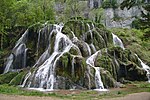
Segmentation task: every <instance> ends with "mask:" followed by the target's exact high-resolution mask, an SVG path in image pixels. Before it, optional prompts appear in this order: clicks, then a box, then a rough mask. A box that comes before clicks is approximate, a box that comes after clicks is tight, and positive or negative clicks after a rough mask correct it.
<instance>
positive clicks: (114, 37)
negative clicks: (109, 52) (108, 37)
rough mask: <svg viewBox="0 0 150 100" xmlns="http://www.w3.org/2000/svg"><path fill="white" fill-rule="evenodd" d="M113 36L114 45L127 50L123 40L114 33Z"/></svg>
mask: <svg viewBox="0 0 150 100" xmlns="http://www.w3.org/2000/svg"><path fill="white" fill-rule="evenodd" d="M112 36H113V43H114V45H115V46H119V47H121V48H122V49H123V50H124V49H125V48H124V45H123V43H122V41H121V39H120V38H119V37H118V36H117V35H115V34H113V33H112Z"/></svg>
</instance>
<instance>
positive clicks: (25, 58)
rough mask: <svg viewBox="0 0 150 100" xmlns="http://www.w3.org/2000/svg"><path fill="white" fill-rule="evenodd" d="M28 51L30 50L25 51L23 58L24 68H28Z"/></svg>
mask: <svg viewBox="0 0 150 100" xmlns="http://www.w3.org/2000/svg"><path fill="white" fill-rule="evenodd" d="M27 51H28V48H26V49H25V51H24V57H23V67H26V62H27V61H26V60H27Z"/></svg>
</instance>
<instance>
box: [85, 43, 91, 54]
mask: <svg viewBox="0 0 150 100" xmlns="http://www.w3.org/2000/svg"><path fill="white" fill-rule="evenodd" d="M85 45H86V46H87V50H88V53H89V56H90V55H91V54H92V52H91V48H90V46H89V45H88V44H87V43H86V42H85Z"/></svg>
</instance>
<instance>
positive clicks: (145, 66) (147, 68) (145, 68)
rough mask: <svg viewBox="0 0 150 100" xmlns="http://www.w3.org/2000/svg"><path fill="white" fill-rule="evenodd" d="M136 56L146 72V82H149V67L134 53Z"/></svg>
mask: <svg viewBox="0 0 150 100" xmlns="http://www.w3.org/2000/svg"><path fill="white" fill-rule="evenodd" d="M135 55H136V56H137V58H138V60H139V61H140V63H141V66H142V68H143V69H144V70H145V71H146V72H147V78H148V82H149V83H150V67H149V66H148V65H146V64H145V63H144V62H143V61H142V60H141V59H140V58H139V57H138V55H137V54H135Z"/></svg>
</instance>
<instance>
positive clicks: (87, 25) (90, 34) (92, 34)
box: [87, 23, 93, 39]
mask: <svg viewBox="0 0 150 100" xmlns="http://www.w3.org/2000/svg"><path fill="white" fill-rule="evenodd" d="M87 26H88V29H89V32H90V35H91V39H93V33H92V30H91V28H90V25H89V24H88V23H87Z"/></svg>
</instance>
